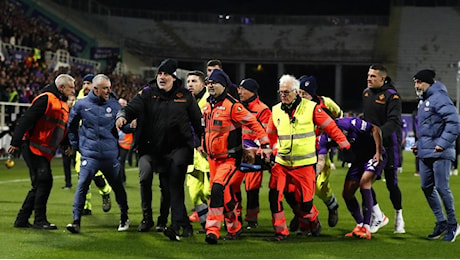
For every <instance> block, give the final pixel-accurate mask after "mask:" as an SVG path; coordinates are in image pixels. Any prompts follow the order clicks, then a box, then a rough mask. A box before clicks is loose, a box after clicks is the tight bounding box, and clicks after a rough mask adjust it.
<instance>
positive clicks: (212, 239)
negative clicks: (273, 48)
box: [203, 69, 271, 244]
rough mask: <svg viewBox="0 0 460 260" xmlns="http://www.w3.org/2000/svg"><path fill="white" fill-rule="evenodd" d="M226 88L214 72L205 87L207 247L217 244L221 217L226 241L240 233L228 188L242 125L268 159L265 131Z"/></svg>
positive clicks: (236, 163) (226, 80) (223, 77)
mask: <svg viewBox="0 0 460 260" xmlns="http://www.w3.org/2000/svg"><path fill="white" fill-rule="evenodd" d="M230 84H231V82H230V80H229V78H228V76H227V74H225V72H223V71H222V70H218V69H216V70H213V71H212V73H211V75H209V78H208V81H207V83H206V86H207V88H208V92H209V95H210V96H209V98H208V103H207V104H206V105H205V106H204V107H203V116H204V120H205V136H204V142H203V143H204V145H203V148H204V149H205V151H206V153H207V154H208V161H209V170H210V181H211V198H210V200H209V211H208V217H207V219H206V239H205V241H206V242H207V243H208V244H217V241H218V239H219V237H220V227H221V222H222V219H223V218H224V217H225V222H226V225H227V231H228V234H227V235H226V236H225V239H226V240H235V239H238V238H239V236H240V234H241V233H242V231H243V228H242V226H241V223H240V222H239V221H238V220H237V214H236V204H235V200H234V199H233V197H232V196H231V191H230V187H229V185H228V184H229V182H230V181H231V179H232V177H233V175H234V174H235V172H236V170H237V169H238V167H239V166H240V164H241V157H242V154H243V147H242V126H243V125H245V126H247V127H248V128H249V129H251V130H252V131H253V132H254V137H255V139H256V140H258V141H259V143H260V146H261V150H260V153H261V155H262V158H269V157H270V155H271V149H270V145H269V140H268V136H267V134H266V133H265V130H264V129H263V127H262V125H261V124H260V123H259V122H258V121H257V119H256V118H255V117H254V115H252V114H251V112H249V111H248V110H247V109H246V108H245V107H244V106H243V104H241V103H240V102H238V101H237V100H236V99H235V98H233V97H232V96H230V95H229V94H228V93H227V87H229V86H230Z"/></svg>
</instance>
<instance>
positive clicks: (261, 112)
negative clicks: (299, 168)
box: [230, 78, 272, 230]
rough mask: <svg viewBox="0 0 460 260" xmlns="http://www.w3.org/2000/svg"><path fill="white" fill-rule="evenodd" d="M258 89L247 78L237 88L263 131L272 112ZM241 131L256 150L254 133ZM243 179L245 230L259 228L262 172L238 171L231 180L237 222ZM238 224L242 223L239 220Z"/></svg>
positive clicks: (240, 205)
mask: <svg viewBox="0 0 460 260" xmlns="http://www.w3.org/2000/svg"><path fill="white" fill-rule="evenodd" d="M258 89H259V84H258V83H257V81H256V80H254V79H251V78H247V79H243V80H242V81H241V83H240V85H239V86H238V94H239V96H240V101H241V103H242V104H243V105H244V107H245V108H246V109H248V111H249V112H251V113H252V114H253V115H254V116H255V117H256V118H257V121H259V123H260V124H261V125H262V127H263V128H264V129H265V128H266V127H267V124H268V121H269V120H270V117H271V116H272V111H271V110H270V108H269V107H268V106H267V105H265V104H264V103H263V102H262V101H260V99H259V94H258ZM242 131H243V140H245V142H246V141H249V140H250V141H251V143H254V144H255V147H254V148H251V149H250V150H253V149H254V150H255V149H257V148H258V144H257V143H256V142H252V141H256V140H257V136H256V135H255V134H254V132H253V131H252V130H251V129H250V128H248V127H246V126H242ZM243 179H244V183H245V185H244V186H245V189H246V197H247V203H246V217H245V219H244V220H245V221H246V222H247V223H248V224H247V226H246V229H247V230H251V229H254V228H257V227H258V226H259V224H258V221H257V220H258V215H259V191H260V187H261V186H262V170H260V171H248V172H242V171H239V170H238V171H237V172H236V174H235V176H233V178H232V183H231V184H230V186H231V189H232V192H234V199H235V200H236V201H237V215H238V219H239V220H240V218H241V208H242V196H241V183H242V182H243ZM240 222H242V221H241V220H240Z"/></svg>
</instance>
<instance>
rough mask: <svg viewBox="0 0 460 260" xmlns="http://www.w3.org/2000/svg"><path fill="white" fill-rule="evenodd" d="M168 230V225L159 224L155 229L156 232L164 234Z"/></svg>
mask: <svg viewBox="0 0 460 260" xmlns="http://www.w3.org/2000/svg"><path fill="white" fill-rule="evenodd" d="M165 230H166V225H165V224H161V223H158V224H157V226H156V227H155V231H156V232H164V231H165Z"/></svg>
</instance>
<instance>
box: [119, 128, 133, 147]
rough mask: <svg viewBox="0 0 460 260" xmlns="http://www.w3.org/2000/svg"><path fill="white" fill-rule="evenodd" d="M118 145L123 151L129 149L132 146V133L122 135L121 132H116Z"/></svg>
mask: <svg viewBox="0 0 460 260" xmlns="http://www.w3.org/2000/svg"><path fill="white" fill-rule="evenodd" d="M118 136H119V138H118V145H120V147H121V148H123V149H125V150H129V149H131V145H132V144H133V137H134V135H133V133H124V132H123V131H121V130H118Z"/></svg>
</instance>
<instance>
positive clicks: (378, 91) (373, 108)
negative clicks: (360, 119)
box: [363, 77, 402, 151]
mask: <svg viewBox="0 0 460 260" xmlns="http://www.w3.org/2000/svg"><path fill="white" fill-rule="evenodd" d="M401 110H402V108H401V98H400V96H399V94H398V92H397V91H396V89H395V87H394V86H393V85H392V82H391V79H390V77H387V78H386V81H385V84H384V85H383V86H382V87H381V88H366V89H365V90H364V92H363V111H364V120H365V121H368V122H370V123H372V124H374V125H376V126H378V127H380V129H381V130H382V138H383V146H384V147H385V148H386V149H387V151H392V150H394V149H392V147H395V148H397V149H399V147H400V145H401V141H402V137H401V135H402V133H401V126H402V123H401Z"/></svg>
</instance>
